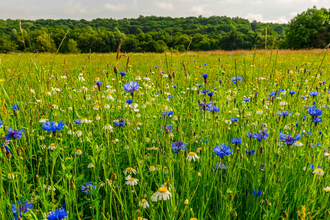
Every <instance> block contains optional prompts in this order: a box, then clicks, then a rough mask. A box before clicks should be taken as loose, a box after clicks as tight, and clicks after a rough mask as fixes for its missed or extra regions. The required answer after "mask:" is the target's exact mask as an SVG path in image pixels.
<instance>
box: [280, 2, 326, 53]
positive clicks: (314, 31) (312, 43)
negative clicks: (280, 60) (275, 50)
mask: <svg viewBox="0 0 330 220" xmlns="http://www.w3.org/2000/svg"><path fill="white" fill-rule="evenodd" d="M329 14H330V13H329V11H328V10H327V9H325V8H321V9H319V10H318V9H317V8H316V7H315V6H314V7H313V8H310V9H308V10H307V11H304V12H303V13H301V14H298V15H297V16H296V17H294V18H293V19H292V20H291V21H290V22H289V25H288V28H287V29H286V31H285V35H286V38H285V41H286V44H287V46H288V47H289V48H294V49H300V48H310V47H314V48H323V47H325V46H326V45H327V44H328V42H329Z"/></svg>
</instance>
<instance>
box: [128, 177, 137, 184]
mask: <svg viewBox="0 0 330 220" xmlns="http://www.w3.org/2000/svg"><path fill="white" fill-rule="evenodd" d="M138 181H139V180H138V179H135V178H133V177H131V178H129V179H128V180H127V182H126V184H127V185H131V186H135V185H137V184H138Z"/></svg>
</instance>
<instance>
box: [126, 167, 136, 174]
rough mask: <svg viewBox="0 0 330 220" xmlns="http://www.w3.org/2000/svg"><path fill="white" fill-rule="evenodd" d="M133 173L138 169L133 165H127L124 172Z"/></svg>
mask: <svg viewBox="0 0 330 220" xmlns="http://www.w3.org/2000/svg"><path fill="white" fill-rule="evenodd" d="M131 173H134V174H136V173H137V172H136V170H134V169H133V168H132V167H127V168H126V169H125V170H124V174H125V175H127V174H131Z"/></svg>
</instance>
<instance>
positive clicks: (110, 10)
mask: <svg viewBox="0 0 330 220" xmlns="http://www.w3.org/2000/svg"><path fill="white" fill-rule="evenodd" d="M314 5H315V6H316V7H317V8H321V7H325V8H330V0H277V1H271V0H251V1H248V0H167V1H165V0H56V1H54V0H0V19H7V18H11V19H32V20H35V19H40V18H43V19H60V18H71V19H86V20H92V19H95V18H116V19H119V18H137V17H138V16H139V15H145V16H147V15H157V16H171V17H188V16H198V15H203V16H204V17H209V16H212V15H218V16H224V15H226V16H228V17H236V16H238V17H242V18H247V19H249V20H254V19H255V20H257V21H261V22H277V23H287V22H288V21H289V20H290V19H292V18H293V17H294V16H295V15H296V14H297V13H301V12H302V11H305V10H306V9H307V8H310V7H313V6H314Z"/></svg>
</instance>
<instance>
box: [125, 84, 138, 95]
mask: <svg viewBox="0 0 330 220" xmlns="http://www.w3.org/2000/svg"><path fill="white" fill-rule="evenodd" d="M124 90H125V91H126V92H129V93H131V95H132V96H133V93H134V91H138V90H139V83H137V82H133V81H131V82H129V83H126V84H125V85H124Z"/></svg>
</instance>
